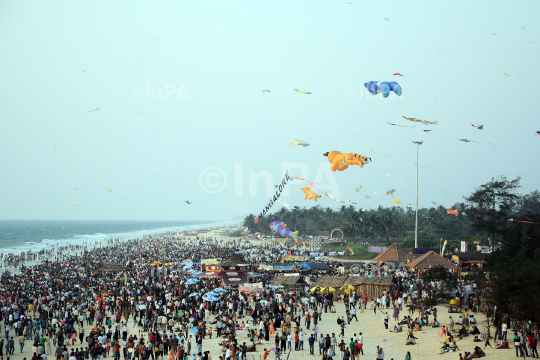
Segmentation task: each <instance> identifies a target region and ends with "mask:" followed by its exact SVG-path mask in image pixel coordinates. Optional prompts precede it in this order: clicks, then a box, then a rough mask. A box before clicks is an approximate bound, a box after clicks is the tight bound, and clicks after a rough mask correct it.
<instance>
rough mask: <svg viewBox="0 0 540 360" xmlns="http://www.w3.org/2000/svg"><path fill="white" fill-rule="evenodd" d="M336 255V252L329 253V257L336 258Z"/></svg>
mask: <svg viewBox="0 0 540 360" xmlns="http://www.w3.org/2000/svg"><path fill="white" fill-rule="evenodd" d="M336 254H337V253H336V252H335V251H330V252H329V253H328V256H336Z"/></svg>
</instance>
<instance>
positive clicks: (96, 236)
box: [0, 220, 239, 257]
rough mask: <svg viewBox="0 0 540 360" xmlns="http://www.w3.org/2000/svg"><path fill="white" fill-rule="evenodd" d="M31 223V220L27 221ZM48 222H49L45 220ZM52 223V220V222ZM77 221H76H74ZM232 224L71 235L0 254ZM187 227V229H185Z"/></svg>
mask: <svg viewBox="0 0 540 360" xmlns="http://www.w3.org/2000/svg"><path fill="white" fill-rule="evenodd" d="M28 221H33V220H28ZM47 221H49V220H47ZM52 221H54V220H52ZM74 221H78V220H74ZM233 224H239V221H238V220H225V221H216V222H214V223H202V224H194V225H190V224H186V225H183V226H176V227H167V228H163V229H159V228H158V229H141V230H133V231H128V232H113V233H109V234H102V233H92V234H90V233H88V234H80V235H72V236H69V237H66V238H63V239H47V238H44V239H42V240H41V241H35V242H31V241H30V242H25V243H21V244H19V245H15V246H9V247H4V248H0V254H3V255H4V257H6V256H9V255H13V256H20V255H21V254H23V253H28V252H29V251H31V252H32V253H39V252H40V251H41V250H46V249H52V247H54V249H56V248H57V247H58V246H59V247H64V246H70V245H75V246H76V245H81V244H82V243H89V244H90V245H91V244H94V243H95V244H103V243H104V242H105V243H106V241H107V240H108V239H109V240H110V239H116V238H120V239H121V241H129V240H135V239H140V238H143V237H145V236H155V235H158V234H168V233H178V234H180V233H182V232H185V231H191V230H193V231H197V230H202V229H216V230H217V227H222V226H223V227H225V228H228V227H231V226H233ZM188 227H189V229H187V228H188Z"/></svg>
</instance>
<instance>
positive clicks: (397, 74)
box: [392, 73, 405, 76]
mask: <svg viewBox="0 0 540 360" xmlns="http://www.w3.org/2000/svg"><path fill="white" fill-rule="evenodd" d="M392 75H396V76H405V75H401V74H400V73H394V74H392Z"/></svg>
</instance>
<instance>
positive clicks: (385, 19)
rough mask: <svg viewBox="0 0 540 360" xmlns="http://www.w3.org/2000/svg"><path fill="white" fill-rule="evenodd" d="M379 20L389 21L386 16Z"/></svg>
mask: <svg viewBox="0 0 540 360" xmlns="http://www.w3.org/2000/svg"><path fill="white" fill-rule="evenodd" d="M381 20H384V21H389V20H388V18H385V17H382V18H381ZM394 75H396V74H394Z"/></svg>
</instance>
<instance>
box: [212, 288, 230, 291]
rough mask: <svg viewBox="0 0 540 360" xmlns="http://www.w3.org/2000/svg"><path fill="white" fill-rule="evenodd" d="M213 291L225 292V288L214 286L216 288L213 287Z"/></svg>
mask: <svg viewBox="0 0 540 360" xmlns="http://www.w3.org/2000/svg"><path fill="white" fill-rule="evenodd" d="M214 291H219V292H227V290H225V289H223V288H216V289H214Z"/></svg>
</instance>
